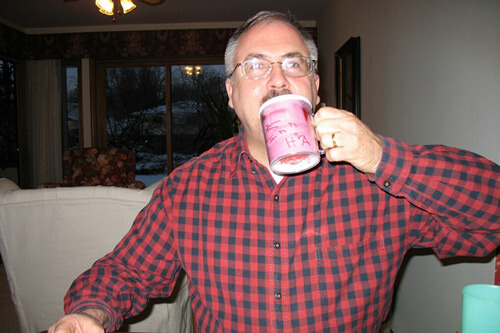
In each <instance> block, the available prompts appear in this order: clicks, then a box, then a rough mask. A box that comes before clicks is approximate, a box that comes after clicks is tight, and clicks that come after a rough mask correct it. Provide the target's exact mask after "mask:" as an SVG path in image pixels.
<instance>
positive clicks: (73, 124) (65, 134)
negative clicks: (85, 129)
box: [61, 64, 81, 151]
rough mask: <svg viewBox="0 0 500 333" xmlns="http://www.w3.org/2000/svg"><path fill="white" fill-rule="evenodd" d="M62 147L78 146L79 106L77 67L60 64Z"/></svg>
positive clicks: (73, 147)
mask: <svg viewBox="0 0 500 333" xmlns="http://www.w3.org/2000/svg"><path fill="white" fill-rule="evenodd" d="M61 73H62V78H61V83H62V84H61V86H62V90H63V91H62V94H61V96H62V148H63V151H65V150H71V149H75V148H78V147H79V146H80V127H81V126H80V111H79V110H80V108H79V101H80V98H79V84H78V82H79V80H78V78H79V75H78V73H79V67H78V66H76V65H67V64H66V65H63V66H62V71H61Z"/></svg>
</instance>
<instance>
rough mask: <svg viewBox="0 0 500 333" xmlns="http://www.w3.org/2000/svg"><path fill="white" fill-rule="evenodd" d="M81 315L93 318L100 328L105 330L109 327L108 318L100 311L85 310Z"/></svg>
mask: <svg viewBox="0 0 500 333" xmlns="http://www.w3.org/2000/svg"><path fill="white" fill-rule="evenodd" d="M81 313H83V314H86V315H88V316H90V317H92V318H94V319H95V320H96V321H97V322H98V323H99V324H101V326H102V328H104V329H107V328H108V326H109V317H108V314H107V313H106V312H104V311H103V310H100V309H85V310H82V312H81Z"/></svg>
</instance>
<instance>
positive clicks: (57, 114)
mask: <svg viewBox="0 0 500 333" xmlns="http://www.w3.org/2000/svg"><path fill="white" fill-rule="evenodd" d="M25 68H26V71H25V76H24V79H25V80H24V94H25V105H24V107H25V109H24V110H23V111H24V115H23V117H22V118H23V120H24V122H25V124H23V131H22V132H21V135H22V136H23V140H22V141H24V142H25V145H26V147H25V148H26V151H27V155H26V161H25V163H26V165H25V166H24V168H25V175H26V176H27V177H28V179H25V181H23V184H24V186H25V187H29V188H36V186H37V185H39V184H40V183H46V182H61V181H62V146H61V64H60V61H59V60H35V61H27V62H26V67H25Z"/></svg>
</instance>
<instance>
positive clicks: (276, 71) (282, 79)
mask: <svg viewBox="0 0 500 333" xmlns="http://www.w3.org/2000/svg"><path fill="white" fill-rule="evenodd" d="M272 66H273V69H272V71H271V73H269V77H268V81H267V84H268V86H269V88H271V89H284V88H288V87H289V82H288V77H287V76H286V75H285V73H284V72H283V69H282V68H281V63H279V62H275V63H273V64H272Z"/></svg>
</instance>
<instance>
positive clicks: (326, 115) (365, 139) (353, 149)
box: [314, 107, 383, 173]
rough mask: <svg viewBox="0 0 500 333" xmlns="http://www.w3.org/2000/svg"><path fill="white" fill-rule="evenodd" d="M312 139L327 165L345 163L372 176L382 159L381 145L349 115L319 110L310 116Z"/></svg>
mask: <svg viewBox="0 0 500 333" xmlns="http://www.w3.org/2000/svg"><path fill="white" fill-rule="evenodd" d="M314 126H315V128H316V135H317V138H318V140H319V142H320V144H321V148H323V149H325V150H326V152H325V154H326V155H325V156H326V158H327V159H328V160H329V161H330V162H348V163H350V164H351V165H352V166H354V167H355V168H356V169H358V170H360V171H362V172H365V173H375V171H377V167H378V165H379V163H380V160H381V159H382V150H383V148H382V141H381V140H380V138H379V137H378V136H377V135H376V134H375V133H373V132H372V131H371V130H370V128H368V126H366V125H365V124H364V123H362V122H361V120H359V119H358V118H357V117H356V116H355V115H354V114H353V113H351V112H348V111H344V110H339V109H335V108H332V107H322V108H320V109H319V111H318V112H317V113H316V115H315V116H314Z"/></svg>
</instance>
